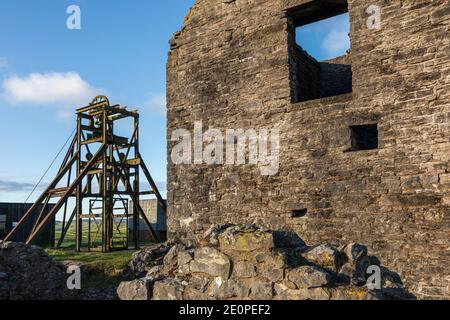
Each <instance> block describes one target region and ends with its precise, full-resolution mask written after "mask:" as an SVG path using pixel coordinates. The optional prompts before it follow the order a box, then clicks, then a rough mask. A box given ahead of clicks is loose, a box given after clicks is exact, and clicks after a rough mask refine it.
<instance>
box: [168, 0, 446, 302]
mask: <svg viewBox="0 0 450 320" xmlns="http://www.w3.org/2000/svg"><path fill="white" fill-rule="evenodd" d="M370 5H374V6H378V7H379V8H380V10H381V26H380V28H370V27H369V25H368V23H367V19H368V18H369V14H368V11H367V8H368V7H369V6H370ZM343 12H348V13H349V15H350V26H351V27H350V39H351V50H350V51H349V52H348V54H347V55H345V56H343V57H339V58H336V59H333V60H330V61H316V60H315V59H314V58H312V57H311V56H310V55H309V54H307V53H306V52H305V51H304V50H302V49H301V47H299V45H298V44H296V42H295V28H296V27H297V26H299V25H302V24H305V23H310V22H313V21H318V20H321V19H325V18H329V17H332V16H334V15H337V14H341V13H343ZM449 28H450V7H449V5H448V1H445V0H434V1H431V0H428V1H426V0H402V1H391V0H373V1H362V0H348V1H345V0H323V1H319V0H314V1H311V0H270V1H267V0H264V1H262V0H197V1H196V4H195V5H194V7H193V8H192V9H191V11H190V12H189V14H188V15H187V17H186V19H185V22H184V25H183V27H182V30H181V31H180V32H178V33H176V34H175V35H174V37H173V39H172V41H171V51H170V55H169V61H168V65H167V69H168V70H167V90H168V91H167V95H168V136H169V139H170V137H171V133H172V132H173V130H175V129H179V128H184V129H188V130H192V128H193V126H194V122H195V121H202V123H203V126H204V128H205V129H207V128H217V129H221V130H226V129H228V128H243V129H244V130H245V129H248V128H255V129H259V128H277V129H279V131H280V168H279V172H278V174H276V175H273V176H262V175H261V174H260V172H259V170H258V166H257V165H241V166H236V165H207V164H183V165H175V164H173V163H171V162H170V161H169V167H168V203H169V212H168V230H169V238H172V239H175V238H189V239H193V240H195V238H196V236H197V235H200V234H202V233H203V232H204V231H205V230H206V229H207V228H209V227H210V225H211V224H213V223H236V224H240V223H256V224H260V225H264V226H268V227H270V228H273V229H286V230H294V231H295V232H297V233H298V234H300V235H301V237H302V239H304V240H305V241H306V242H311V243H320V242H331V243H333V244H336V245H339V244H343V243H349V242H360V243H365V244H367V245H368V246H369V248H370V250H371V251H372V252H373V253H374V254H375V255H377V256H379V257H380V258H381V259H382V261H383V262H384V263H385V264H386V266H387V267H389V268H390V269H394V270H396V271H397V272H398V273H399V274H400V275H401V277H402V279H404V280H405V283H406V285H407V286H408V288H409V289H410V290H411V291H412V292H414V294H416V295H417V296H418V297H419V298H450V254H449V246H450V232H449V231H450V230H449V229H450V228H449V222H450V188H449V187H450V167H449V161H450V102H449V101H450V100H449V98H450V90H449V88H450V75H449V70H450V61H449V52H450V40H449V36H448V34H449ZM174 144H175V142H174V141H170V142H169V154H168V155H169V159H170V150H171V148H172V147H173V146H174Z"/></svg>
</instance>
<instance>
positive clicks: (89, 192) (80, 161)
mask: <svg viewBox="0 0 450 320" xmlns="http://www.w3.org/2000/svg"><path fill="white" fill-rule="evenodd" d="M122 119H133V124H134V130H133V133H132V136H131V138H127V137H121V136H117V135H115V133H114V125H115V123H116V122H117V121H119V120H122ZM140 170H142V172H143V173H144V176H145V178H146V180H147V182H148V184H149V186H150V190H149V191H141V190H140V181H139V178H140ZM73 171H75V174H74V173H73ZM95 183H96V184H97V186H98V188H97V189H98V190H94V189H95V188H94V187H95V185H94V184H95ZM61 185H62V186H61ZM142 195H154V196H155V197H156V199H157V202H158V204H159V206H160V207H161V208H162V209H163V211H164V212H166V211H167V207H166V202H165V201H164V200H163V198H162V197H161V194H160V193H159V191H158V188H157V186H156V184H155V182H154V180H153V179H152V177H151V175H150V171H149V170H148V168H147V166H146V165H145V163H144V161H143V159H142V156H141V154H140V152H139V113H138V112H137V111H129V110H127V109H126V108H123V107H120V106H119V105H115V106H111V105H110V103H109V101H108V99H107V98H106V97H105V96H98V97H96V98H95V99H94V100H93V101H92V103H91V104H89V105H88V106H86V107H84V108H81V109H78V110H77V132H76V134H75V136H74V138H73V140H72V142H71V144H70V147H69V150H68V151H67V153H66V155H65V157H64V160H63V163H62V165H61V167H60V168H59V171H58V173H57V175H56V177H55V179H54V180H53V181H52V182H51V183H50V185H49V186H48V187H47V188H46V189H45V190H44V192H43V193H42V194H41V195H40V197H39V198H38V199H37V200H36V202H35V203H34V204H33V206H32V207H31V208H30V209H29V210H28V211H27V212H26V213H25V214H24V215H23V216H22V218H21V219H20V221H19V222H18V224H17V225H16V226H15V227H14V229H13V230H12V231H11V232H10V233H9V234H8V235H7V236H6V238H5V241H13V240H14V237H15V235H16V234H17V233H18V231H19V230H21V228H24V227H25V226H26V225H29V224H30V223H32V225H33V227H32V229H31V232H30V233H29V234H28V235H27V239H26V243H27V244H31V243H33V241H34V240H35V239H36V237H37V236H38V235H39V234H40V232H41V231H42V230H43V229H44V228H45V227H46V225H48V224H49V223H50V222H51V221H52V219H54V217H55V216H56V215H57V214H58V213H59V212H60V211H61V210H62V213H61V214H62V216H63V221H62V229H61V235H60V237H59V240H58V243H57V246H60V245H61V244H62V243H63V241H64V239H65V237H66V235H67V233H68V231H69V228H70V226H71V225H72V223H73V221H75V241H76V251H81V249H82V244H83V233H84V231H85V230H83V221H86V220H89V229H88V245H87V247H88V249H90V248H91V221H95V224H96V226H97V227H98V228H99V229H98V230H97V231H98V233H100V234H101V238H102V241H101V243H102V252H108V251H111V250H114V249H116V248H115V246H114V236H115V235H116V234H117V231H118V232H119V233H121V231H120V226H119V225H118V222H117V221H120V223H122V222H123V220H124V219H126V221H127V226H126V230H127V231H126V232H127V236H126V238H127V239H128V238H129V233H130V228H129V225H128V221H129V218H130V217H132V219H133V220H132V221H133V227H132V228H131V230H132V239H133V241H134V245H135V248H138V247H139V234H138V229H139V217H140V218H142V220H143V221H144V223H145V224H146V226H147V227H148V229H149V230H150V233H151V235H152V238H153V239H154V240H155V241H159V237H158V234H157V232H156V231H155V230H154V229H153V228H152V225H151V223H150V221H149V219H148V218H147V216H146V214H145V212H144V210H143V209H142V207H141V205H140V202H139V201H140V196H142ZM70 198H74V199H75V206H74V208H73V210H72V211H71V212H70V214H69V212H68V210H69V203H68V202H69V199H70ZM93 199H95V200H93ZM125 199H127V200H128V199H129V200H131V201H132V207H133V210H132V213H131V214H130V213H129V211H128V208H126V209H124V210H123V211H124V212H123V213H122V214H115V210H116V209H117V208H116V209H115V203H116V202H117V201H118V200H125ZM83 200H89V201H90V204H89V206H88V207H89V211H88V212H87V213H83V209H84V203H83ZM50 201H56V203H55V204H54V206H53V207H52V208H51V209H50V210H47V211H46V210H45V209H46V207H47V205H48V204H49V203H50ZM93 201H94V202H95V203H96V204H99V207H97V209H98V210H97V212H99V213H95V214H94V213H93V211H92V205H91V204H92V203H93ZM124 203H125V202H124ZM127 203H128V201H127ZM41 206H42V207H41ZM124 207H125V205H124ZM38 208H42V209H41V210H40V212H39V214H38V215H37V218H36V215H34V213H35V211H36V210H37V209H38ZM33 220H34V221H33ZM122 237H123V235H122ZM125 247H126V248H128V241H127V244H126V246H125ZM125 247H121V248H120V249H125Z"/></svg>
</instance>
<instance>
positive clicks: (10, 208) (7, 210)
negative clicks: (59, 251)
mask: <svg viewBox="0 0 450 320" xmlns="http://www.w3.org/2000/svg"><path fill="white" fill-rule="evenodd" d="M31 206H32V204H30V203H0V227H1V226H2V225H1V221H2V220H5V223H4V226H5V228H4V230H2V229H3V228H0V239H3V238H4V237H5V236H6V235H7V234H8V233H9V232H10V231H11V230H12V228H13V227H14V226H15V224H16V223H17V222H18V221H19V220H20V218H21V217H22V216H23V215H24V214H25V212H27V211H28V209H29V208H31ZM52 207H53V205H52V204H49V205H47V207H46V210H45V212H48V211H49V210H50V209H51V208H52ZM41 209H42V206H40V207H38V208H37V209H36V210H34V212H33V219H30V220H29V221H28V222H27V224H26V225H25V226H24V227H23V228H21V229H20V230H19V231H18V233H17V235H16V236H15V238H14V239H13V241H16V242H25V240H26V237H27V236H28V235H29V234H30V233H31V231H32V229H33V225H34V222H35V221H36V219H37V217H38V215H39V213H40V211H41ZM5 218H6V219H5ZM54 243H55V219H53V220H52V221H51V222H50V223H49V224H48V226H47V227H46V228H45V229H44V230H43V231H42V233H41V234H40V235H39V237H38V239H37V240H36V241H35V243H34V244H35V245H38V246H41V247H49V246H53V245H54Z"/></svg>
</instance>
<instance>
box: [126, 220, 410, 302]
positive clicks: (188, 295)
mask: <svg viewBox="0 0 450 320" xmlns="http://www.w3.org/2000/svg"><path fill="white" fill-rule="evenodd" d="M372 269H373V270H372ZM374 272H378V276H379V277H378V279H379V281H378V282H377V281H374V280H373V279H372V277H370V276H372V275H373V274H374ZM126 274H127V278H128V281H123V282H122V283H120V285H119V287H118V288H117V294H118V296H119V297H120V299H121V300H150V299H153V300H217V299H220V300H228V299H229V300H234V299H241V300H244V299H245V300H248V299H250V300H272V299H275V300H374V299H376V300H378V299H408V300H409V299H415V297H414V295H412V294H411V293H409V292H408V290H407V289H406V288H405V287H404V286H403V284H402V281H401V279H400V277H399V275H398V274H396V273H395V272H393V271H390V270H388V269H386V268H385V267H383V266H382V265H381V262H380V261H379V260H378V259H377V258H376V257H374V256H369V255H368V249H367V247H365V246H364V245H360V244H356V243H351V244H348V245H345V246H343V247H342V249H341V250H338V249H336V248H334V247H333V246H331V245H328V244H321V245H316V246H311V247H309V246H307V245H306V244H305V243H304V242H303V241H302V240H301V239H300V238H299V237H298V236H293V235H292V234H288V233H286V232H274V231H270V230H265V229H262V228H259V227H258V226H254V225H247V226H233V225H222V226H219V225H215V226H212V227H211V228H210V229H209V230H208V231H207V232H206V233H205V235H204V237H203V239H202V241H201V243H199V244H198V245H197V246H195V247H192V246H191V245H189V244H182V243H176V244H175V243H172V244H168V243H166V244H162V245H160V246H158V247H153V248H146V249H143V250H141V251H138V252H136V253H134V255H133V259H132V260H131V261H130V263H129V264H128V269H127V272H126Z"/></svg>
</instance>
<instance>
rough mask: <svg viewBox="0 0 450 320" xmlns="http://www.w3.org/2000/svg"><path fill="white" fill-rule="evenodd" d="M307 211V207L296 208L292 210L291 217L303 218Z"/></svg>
mask: <svg viewBox="0 0 450 320" xmlns="http://www.w3.org/2000/svg"><path fill="white" fill-rule="evenodd" d="M307 213H308V209H298V210H292V212H291V217H292V218H303V217H304V216H306V214H307Z"/></svg>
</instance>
